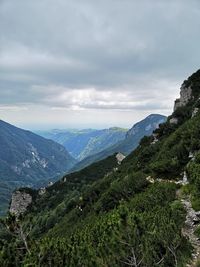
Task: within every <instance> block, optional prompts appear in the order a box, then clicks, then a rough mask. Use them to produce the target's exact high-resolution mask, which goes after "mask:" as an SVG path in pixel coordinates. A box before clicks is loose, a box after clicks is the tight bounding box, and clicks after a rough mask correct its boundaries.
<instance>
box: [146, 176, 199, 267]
mask: <svg viewBox="0 0 200 267" xmlns="http://www.w3.org/2000/svg"><path fill="white" fill-rule="evenodd" d="M146 179H147V181H149V182H150V183H155V182H156V181H157V182H161V183H166V182H170V183H176V184H179V185H186V184H188V181H187V177H186V179H185V177H184V178H183V180H179V181H174V180H164V179H154V178H152V177H151V176H148V177H146ZM177 198H178V199H180V201H181V202H182V204H183V206H184V207H185V209H186V211H187V215H186V220H185V226H184V228H183V229H182V234H183V236H185V237H186V238H188V240H189V241H190V243H191V245H192V246H193V248H194V251H193V253H192V259H191V261H190V262H189V263H188V264H187V265H186V267H196V266H197V261H200V239H198V237H197V236H196V235H195V230H196V229H197V227H198V226H200V212H195V210H194V209H193V208H192V204H191V201H190V199H189V198H182V197H181V194H180V189H179V190H177Z"/></svg>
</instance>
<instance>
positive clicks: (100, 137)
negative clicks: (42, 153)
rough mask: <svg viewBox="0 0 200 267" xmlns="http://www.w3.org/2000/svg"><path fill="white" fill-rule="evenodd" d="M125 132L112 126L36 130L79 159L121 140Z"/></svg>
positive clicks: (125, 130)
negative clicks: (96, 128) (106, 127)
mask: <svg viewBox="0 0 200 267" xmlns="http://www.w3.org/2000/svg"><path fill="white" fill-rule="evenodd" d="M126 132H127V129H123V128H119V127H112V128H109V129H102V130H95V129H83V130H73V129H71V130H52V131H46V132H45V131H37V132H36V133H38V134H40V135H41V136H43V137H45V138H48V139H51V140H53V141H55V142H58V143H59V144H61V145H63V146H64V147H65V148H66V149H67V151H68V152H69V153H70V154H71V155H72V157H74V158H75V159H76V160H78V161H81V160H83V159H85V158H86V157H89V156H92V155H93V154H96V153H98V152H101V151H103V150H105V149H107V148H108V147H110V146H112V145H115V144H116V143H118V142H119V141H121V140H123V139H124V138H125V136H126Z"/></svg>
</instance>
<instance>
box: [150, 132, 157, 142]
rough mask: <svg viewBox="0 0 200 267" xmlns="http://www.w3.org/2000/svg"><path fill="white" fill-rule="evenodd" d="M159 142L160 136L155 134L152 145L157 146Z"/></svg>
mask: <svg viewBox="0 0 200 267" xmlns="http://www.w3.org/2000/svg"><path fill="white" fill-rule="evenodd" d="M157 142H158V134H155V133H154V134H153V141H152V142H151V145H155V144H156V143H157Z"/></svg>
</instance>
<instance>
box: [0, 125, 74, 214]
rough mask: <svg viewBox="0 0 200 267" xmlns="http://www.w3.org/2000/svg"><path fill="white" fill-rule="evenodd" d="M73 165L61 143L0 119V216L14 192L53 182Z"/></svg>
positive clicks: (72, 159)
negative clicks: (20, 188)
mask: <svg viewBox="0 0 200 267" xmlns="http://www.w3.org/2000/svg"><path fill="white" fill-rule="evenodd" d="M75 163H76V160H75V159H74V158H73V157H72V156H71V155H69V153H68V152H67V151H66V149H65V148H64V147H63V146H61V145H60V144H58V143H56V142H54V141H51V140H47V139H45V138H43V137H41V136H39V135H36V134H34V133H32V132H30V131H25V130H22V129H19V128H17V127H15V126H13V125H11V124H8V123H6V122H4V121H2V120H0V214H1V212H2V211H4V210H5V209H6V207H7V205H8V200H9V199H10V195H11V192H12V190H13V189H15V188H17V187H21V186H30V187H35V186H40V185H43V184H44V183H47V181H49V180H51V179H53V180H55V178H56V177H59V176H61V175H63V174H64V173H65V172H66V171H68V170H69V169H70V168H71V167H72V166H73V165H74V164H75Z"/></svg>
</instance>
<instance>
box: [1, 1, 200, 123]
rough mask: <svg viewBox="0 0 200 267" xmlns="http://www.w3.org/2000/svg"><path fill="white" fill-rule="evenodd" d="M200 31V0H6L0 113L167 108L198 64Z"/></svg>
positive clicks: (167, 110)
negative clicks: (182, 83) (184, 80)
mask: <svg viewBox="0 0 200 267" xmlns="http://www.w3.org/2000/svg"><path fill="white" fill-rule="evenodd" d="M199 29H200V2H199V1H198V0H191V1H187V0H169V1H165V0H159V1H158V0H141V1H135V0H125V1H120V0H116V1H113V0H106V1H105V0H102V1H93V0H85V1H82V0H76V1H74V0H68V1H65V0H58V1H54V0H35V1H29V0H20V1H12V0H6V1H5V0H0V115H1V117H3V118H5V119H10V120H12V121H16V122H19V123H23V122H24V123H26V122H27V120H28V118H29V121H30V120H32V121H33V122H35V123H36V120H35V121H34V114H35V110H36V109H37V110H38V112H39V111H40V113H41V116H40V120H41V123H42V120H45V119H47V117H48V116H51V117H52V121H51V119H50V118H48V119H47V121H48V122H49V123H51V124H54V122H55V121H53V117H54V115H55V114H54V112H56V114H57V112H58V111H59V112H60V115H61V117H63V118H64V117H65V116H64V115H65V114H66V112H68V113H69V112H71V114H73V112H75V111H82V116H84V114H86V113H87V112H86V111H88V110H91V112H93V114H94V116H93V117H92V116H91V118H90V120H88V121H87V123H88V124H93V123H94V122H96V118H95V117H96V116H95V114H97V113H95V112H97V110H99V111H98V112H100V111H102V114H104V113H105V112H106V111H107V112H108V111H109V118H107V116H106V119H105V120H106V123H107V122H108V120H110V123H111V124H112V123H114V122H115V119H114V117H115V116H116V115H117V116H118V118H119V124H123V118H124V117H123V116H124V113H123V112H124V111H127V112H128V114H129V116H128V118H129V123H130V124H131V123H132V122H134V119H135V120H137V119H139V118H141V117H142V116H143V115H145V114H148V113H151V112H162V113H164V114H169V113H170V112H171V110H172V106H173V100H174V98H175V97H176V96H178V94H179V88H180V84H181V82H182V81H183V79H185V78H187V76H188V75H190V74H191V73H192V72H193V71H195V70H197V69H198V68H199V62H200V61H199V59H200V58H199V57H200V56H199V41H200V40H199V39H200V34H199ZM16 108H17V110H18V112H19V113H17V114H18V115H17V114H16ZM12 109H13V112H15V114H11V113H12V112H11V111H12ZM24 109H27V112H28V113H29V117H27V114H26V116H25V115H23V114H24V113H23V111H24ZM20 110H21V111H20ZM95 110H96V111H95ZM103 110H104V111H103ZM8 111H9V112H8ZM119 111H122V113H121V116H119V114H120V112H119ZM116 112H117V113H116ZM133 113H134V115H133ZM136 113H137V115H136ZM53 114H54V115H53ZM131 114H132V115H131ZM102 116H104V115H102ZM72 117H73V116H72ZM74 119H75V118H74ZM81 121H82V118H81V116H80V118H78V119H77V122H76V124H79V122H81ZM131 121H132V122H131ZM62 123H63V124H66V125H67V122H66V121H64V120H63V122H62ZM126 123H128V121H127V122H126Z"/></svg>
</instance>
